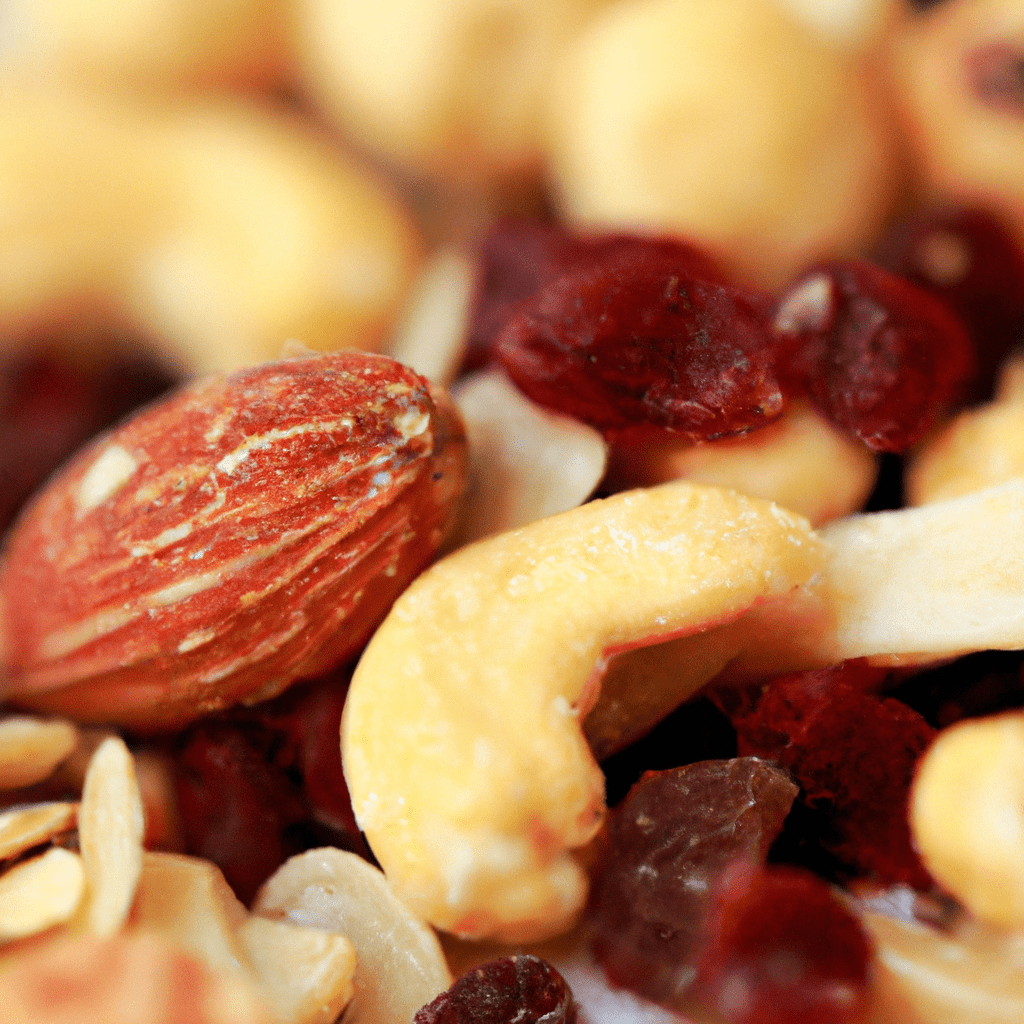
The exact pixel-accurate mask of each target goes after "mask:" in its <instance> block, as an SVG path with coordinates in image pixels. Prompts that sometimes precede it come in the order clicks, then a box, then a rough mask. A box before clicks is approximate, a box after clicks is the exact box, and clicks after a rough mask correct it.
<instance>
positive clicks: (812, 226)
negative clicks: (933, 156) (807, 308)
mask: <svg viewBox="0 0 1024 1024" xmlns="http://www.w3.org/2000/svg"><path fill="white" fill-rule="evenodd" d="M878 90H879V85H878V80H877V75H876V74H875V73H874V67H873V64H872V61H871V59H870V58H869V57H868V56H867V55H866V54H865V53H864V52H863V51H862V48H861V47H859V46H853V47H845V46H838V45H836V43H835V42H834V41H833V40H829V39H826V38H824V37H823V36H822V35H820V34H819V33H818V32H817V31H814V30H812V29H811V28H809V27H808V26H807V25H806V24H801V23H800V22H799V21H797V20H796V19H795V18H794V17H793V16H792V15H791V14H790V13H788V12H786V11H784V10H783V9H782V7H781V5H779V4H777V3H774V2H773V0H688V2H686V3H680V2H679V0H638V2H634V3H624V4H614V5H612V6H611V7H610V8H609V9H608V10H607V11H604V12H602V13H601V14H600V15H598V16H597V17H596V18H594V19H593V20H592V21H591V23H590V24H589V25H588V26H587V27H586V28H585V29H584V30H583V32H582V33H581V34H580V36H579V37H578V38H577V39H576V40H575V41H574V43H573V44H572V45H571V46H570V47H569V49H568V51H567V53H566V56H565V60H564V61H563V63H562V65H561V66H560V68H559V72H558V75H557V76H556V78H555V80H554V82H553V86H552V94H551V100H550V111H549V113H550V117H549V121H550V125H549V131H548V132H547V139H548V144H547V152H548V156H549V159H550V162H551V165H552V171H553V178H554V183H555V187H556V192H557V196H558V200H559V203H560V205H561V207H562V210H563V213H564V214H565V216H567V217H568V218H569V219H570V220H571V221H573V222H575V223H578V224H583V225H586V226H592V227H593V226H597V227H609V226H615V227H629V228H636V227H641V228H644V229H648V230H653V231H662V232H671V233H676V234H682V235H686V236H689V237H692V238H695V239H697V240H699V241H701V242H702V243H704V244H705V245H706V246H708V247H709V248H710V249H711V250H712V251H713V252H714V253H715V254H716V255H717V256H718V257H719V258H720V259H721V260H722V262H723V263H724V265H726V266H727V267H728V268H729V269H730V270H731V271H732V272H733V273H735V274H737V275H739V276H740V277H742V278H744V279H746V280H748V281H751V282H754V283H757V284H760V285H762V286H765V287H770V288H772V287H776V286H779V285H781V284H783V283H785V282H786V281H788V280H790V279H791V278H792V277H793V276H794V275H795V274H796V273H797V272H798V271H799V270H800V269H801V268H802V267H804V266H806V265H807V263H808V262H811V261H812V260H814V259H816V258H821V257H823V256H826V255H829V254H835V253H838V252H845V251H850V250H851V249H855V248H856V247H857V246H858V245H861V244H863V243H864V242H866V241H868V240H869V239H871V238H872V237H873V236H874V234H875V233H877V231H878V229H879V228H880V226H881V224H882V223H883V221H884V219H885V217H886V216H887V215H888V214H889V213H890V212H891V210H892V206H893V202H894V200H895V198H896V188H895V185H896V181H897V178H898V176H899V168H898V166H897V158H896V147H895V144H894V139H893V133H892V130H891V128H890V127H889V126H888V124H887V112H886V110H885V103H884V101H883V100H881V99H880V98H879V95H878Z"/></svg>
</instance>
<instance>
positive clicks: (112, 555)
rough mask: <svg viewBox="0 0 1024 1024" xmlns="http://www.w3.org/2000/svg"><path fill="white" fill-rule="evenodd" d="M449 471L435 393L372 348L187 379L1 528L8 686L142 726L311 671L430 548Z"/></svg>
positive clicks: (451, 487)
mask: <svg viewBox="0 0 1024 1024" xmlns="http://www.w3.org/2000/svg"><path fill="white" fill-rule="evenodd" d="M464 476H465V438H464V433H463V429H462V425H461V421H460V420H459V417H458V413H457V412H456V411H455V410H454V406H453V405H452V404H451V402H450V400H449V399H448V398H447V396H445V395H444V394H443V393H442V392H440V391H439V390H432V389H431V387H430V385H428V383H427V382H426V381H425V380H424V379H423V378H422V377H419V376H417V375H416V374H415V373H413V371H411V370H409V369H408V368H406V367H404V366H403V365H401V364H400V363H397V362H395V361H394V360H392V359H388V358H386V357H383V356H376V355H370V354H366V353H354V352H344V353H337V354H333V355H326V356H315V357H311V358H308V359H294V360H283V361H280V362H276V363H266V364H263V365H260V366H256V367H252V368H249V369H245V370H241V371H238V372H236V373H233V374H230V375H227V376H218V377H213V378H210V379H208V380H205V381H201V382H199V383H197V384H194V385H192V386H190V387H187V388H184V389H182V390H180V391H178V392H176V393H175V394H174V395H172V396H170V397H169V398H168V399H166V400H164V401H162V402H160V403H158V404H156V405H153V406H150V407H149V408H148V409H146V410H143V411H142V412H141V413H140V414H138V415H137V416H135V417H134V418H133V419H131V420H129V421H127V422H126V423H125V424H123V425H122V426H120V427H119V428H117V429H115V430H114V431H112V432H110V433H108V434H106V435H104V436H103V437H102V438H100V439H99V440H98V441H97V442H95V443H94V444H92V445H91V446H90V447H89V448H87V449H85V450H84V451H83V452H81V453H80V454H79V455H78V456H77V457H76V458H75V459H74V460H72V462H70V463H69V464H68V465H67V467H65V469H64V470H63V471H62V472H60V473H59V474H58V475H57V476H56V477H55V478H54V479H53V480H52V481H51V483H50V485H49V486H48V487H47V488H46V489H45V490H44V491H43V492H41V494H40V495H39V496H38V497H37V499H36V500H35V501H34V502H33V504H32V505H31V506H30V507H29V508H28V509H27V510H26V512H25V514H24V515H23V516H22V519H21V520H20V522H19V523H18V524H17V525H16V527H15V528H14V530H13V531H12V533H11V535H10V536H9V538H8V542H7V548H6V552H5V558H4V563H3V566H2V568H0V607H2V608H3V613H4V621H3V634H2V636H0V649H2V650H3V651H4V653H5V656H6V660H7V664H6V676H7V678H6V685H7V687H8V690H9V693H10V696H11V698H12V699H13V700H14V701H16V702H17V703H19V704H22V705H25V706H30V707H35V708H39V709H46V710H50V711H59V712H61V713H64V714H67V715H69V716H70V717H73V718H77V719H79V720H84V721H105V722H114V723H119V724H123V725H128V726H132V727H134V728H142V729H147V728H156V727H167V726H174V725H178V724H181V723H184V722H186V721H189V720H191V719H193V718H196V717H198V716H199V715H201V714H205V713H208V712H210V711H213V710H216V709H218V708H222V707H225V706H228V705H230V704H233V703H236V702H238V701H240V700H245V701H247V702H254V701H256V700H261V699H264V698H267V697H270V696H272V695H274V694H276V693H277V692H279V691H280V690H282V689H283V688H284V687H286V686H287V685H288V684H289V683H290V682H292V681H294V680H295V679H297V678H299V677H302V676H310V675H314V674H316V673H318V672H321V671H324V670H325V669H327V668H329V667H331V666H332V665H334V664H337V663H339V662H341V661H344V660H345V659H347V658H349V657H351V656H352V655H354V654H355V653H356V652H357V651H358V650H359V649H360V648H361V647H362V646H363V644H364V643H365V642H366V640H367V639H368V638H369V636H370V635H371V633H372V632H373V630H374V628H375V627H376V626H377V624H378V623H379V622H380V620H381V619H382V618H383V616H384V615H385V613H386V612H387V610H388V608H389V607H390V605H391V603H392V602H393V601H394V599H395V597H396V596H397V595H398V594H399V593H401V591H402V590H403V589H404V588H405V587H406V585H407V584H408V583H409V581H410V580H411V579H412V578H413V577H414V576H415V575H416V574H417V573H419V571H420V570H421V569H423V568H424V567H425V566H426V564H427V563H428V562H429V561H430V560H431V558H432V556H433V554H434V552H435V551H436V550H437V548H438V546H439V545H440V543H441V541H442V539H443V536H444V533H445V530H446V529H447V524H448V521H449V519H450V518H451V515H452V513H453V511H454V507H455V505H456V502H457V499H458V497H459V495H460V493H461V490H462V487H463V482H464Z"/></svg>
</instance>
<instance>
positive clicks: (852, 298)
mask: <svg viewBox="0 0 1024 1024" xmlns="http://www.w3.org/2000/svg"><path fill="white" fill-rule="evenodd" d="M774 325H775V330H776V332H777V334H778V335H779V337H780V339H782V340H783V341H784V348H785V354H784V356H783V357H782V358H783V360H784V364H785V371H786V374H787V376H788V378H789V380H790V385H791V386H792V387H794V388H796V389H799V390H804V391H806V393H807V394H808V395H809V396H810V398H811V400H812V401H813V402H814V404H815V405H816V406H817V407H818V408H819V409H820V410H821V411H822V413H823V414H824V415H825V416H827V417H828V418H829V419H830V420H832V422H834V423H835V424H836V425H837V426H839V427H840V428H842V429H843V430H846V431H848V432H850V433H852V434H854V435H855V436H856V437H859V438H860V439H861V440H862V441H863V442H864V443H865V444H866V445H867V446H868V447H869V448H871V449H872V450H874V451H888V452H902V451H906V450H907V449H908V448H909V447H910V446H911V445H913V444H914V443H915V442H917V441H919V440H920V439H921V438H922V437H924V435H925V434H927V433H928V431H929V430H931V428H932V427H933V426H934V425H935V424H936V422H937V420H938V418H939V416H940V414H941V413H942V412H943V411H944V410H946V409H948V408H950V407H951V406H953V405H954V404H955V403H956V402H957V401H958V400H960V399H961V397H962V396H963V395H964V393H965V391H966V387H967V382H968V380H969V379H970V377H971V375H972V373H973V370H974V356H973V349H972V345H971V342H970V339H969V338H968V336H967V331H966V329H965V328H964V326H963V323H962V322H961V321H960V319H959V318H958V317H957V316H956V314H954V313H953V312H952V310H951V309H950V308H949V307H948V306H947V305H946V304H945V303H944V302H942V301H941V300H940V299H938V298H936V297H935V296H934V295H932V294H930V293H929V292H927V291H925V290H924V289H923V288H918V287H917V286H915V285H913V284H911V283H910V282H909V281H906V280H904V279H903V278H900V277H897V276H896V275H894V274H890V273H888V272H887V271H885V270H882V269H881V268H879V267H876V266H873V265H872V264H870V263H867V262H866V261H859V260H836V261H834V262H831V263H826V264H823V265H821V266H819V267H816V268H814V269H812V270H809V271H808V272H807V273H806V274H804V275H803V276H802V277H800V278H799V279H798V280H797V281H796V282H795V283H794V284H793V285H792V286H791V287H790V288H789V289H788V290H787V291H786V293H785V294H784V295H783V296H782V298H781V300H780V302H779V305H778V308H777V311H776V315H775V320H774Z"/></svg>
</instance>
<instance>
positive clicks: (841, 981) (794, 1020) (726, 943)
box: [694, 861, 871, 1024]
mask: <svg viewBox="0 0 1024 1024" xmlns="http://www.w3.org/2000/svg"><path fill="white" fill-rule="evenodd" d="M706 927H707V934H708V939H707V942H706V945H705V946H704V949H703V951H702V953H701V955H700V958H699V960H698V962H697V979H696V982H695V984H694V992H695V994H696V995H697V996H698V997H699V998H700V999H701V1000H702V1001H703V1002H704V1003H705V1004H706V1005H707V1006H709V1007H712V1008H714V1010H716V1011H717V1012H718V1013H719V1014H720V1015H721V1016H722V1017H723V1018H724V1019H725V1020H726V1021H728V1022H729V1024H846V1022H848V1021H852V1020H854V1019H856V1018H857V1017H858V1014H859V1013H860V1010H861V1008H862V1006H863V1002H864V997H865V994H866V990H867V978H868V961H869V957H870V954H871V947H870V943H869V941H868V938H867V936H866V934H865V933H864V930H863V928H862V927H861V925H860V922H859V921H858V920H857V918H856V917H855V916H854V915H853V914H852V913H851V912H850V910H849V909H847V907H846V906H844V905H843V903H841V902H840V900H839V898H838V897H837V896H836V895H835V894H834V893H833V891H832V890H831V888H830V887H829V886H828V884H827V883H825V882H824V881H822V880H821V879H820V878H817V877H816V876H814V875H812V874H811V873H810V872H807V871H803V870H801V869H799V868H792V867H775V866H771V867H763V866H760V865H757V864H752V863H749V862H747V861H735V862H733V864H732V865H731V866H730V867H729V868H728V870H727V871H726V872H725V873H724V875H723V877H722V879H721V881H720V883H719V886H718V888H717V891H716V894H715V896H714V899H713V901H712V905H711V912H710V913H709V915H708V919H707V925H706Z"/></svg>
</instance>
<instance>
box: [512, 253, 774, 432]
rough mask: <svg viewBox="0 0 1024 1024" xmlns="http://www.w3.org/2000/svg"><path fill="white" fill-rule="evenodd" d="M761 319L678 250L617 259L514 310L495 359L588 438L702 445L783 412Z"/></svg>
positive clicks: (758, 298)
mask: <svg viewBox="0 0 1024 1024" xmlns="http://www.w3.org/2000/svg"><path fill="white" fill-rule="evenodd" d="M767 307H768V300H767V298H766V297H765V296H763V295H761V294H759V293H756V292H751V291H745V290H743V289H740V288H737V287H734V286H731V285H729V284H727V283H726V282H725V281H724V279H722V278H721V277H719V275H718V274H717V273H715V272H714V271H711V270H709V268H708V267H707V264H706V260H705V258H704V257H703V256H702V255H700V254H699V253H698V254H697V255H696V257H695V256H694V255H693V253H692V250H690V249H689V248H688V247H687V248H684V249H683V250H682V251H681V252H674V253H673V252H670V251H666V250H665V249H662V248H659V247H657V246H649V247H647V248H646V249H641V251H640V252H637V251H630V250H629V249H628V248H624V250H623V251H620V252H615V253H613V254H612V255H609V256H605V257H603V258H602V259H600V260H599V261H593V262H591V263H590V264H589V265H584V266H581V267H579V268H576V269H571V270H569V271H568V272H566V273H563V274H562V275H561V276H559V277H557V278H555V279H554V280H551V281H550V282H549V283H547V284H546V285H545V286H544V287H543V288H541V289H540V290H539V291H538V292H536V293H535V294H534V295H533V296H532V297H531V298H530V299H528V300H526V301H525V302H523V303H521V304H520V305H519V306H518V309H517V312H516V315H515V316H514V317H513V318H512V319H511V320H510V321H509V323H508V324H507V325H506V326H505V327H504V329H503V330H502V331H501V333H500V334H499V335H498V337H497V339H496V340H495V354H496V356H497V358H498V359H499V361H500V362H501V363H502V365H503V366H504V367H505V369H506V370H507V371H508V373H509V375H510V376H511V377H512V379H513V380H514V381H515V382H516V384H517V385H518V386H519V387H520V389H521V390H522V391H523V392H525V393H526V394H527V395H528V396H529V397H530V398H532V399H533V400H534V401H535V402H537V403H539V404H540V405H543V406H546V407H548V408H551V409H555V410H556V411H558V412H563V413H567V414H569V415H573V416H576V417H577V418H579V419H581V420H583V421H584V422H586V423H589V424H591V425H592V426H595V427H597V428H598V429H601V430H604V431H606V432H615V431H628V430H631V429H637V428H643V429H647V430H650V429H651V428H654V429H656V430H658V431H661V432H663V431H666V430H667V431H674V432H677V433H680V434H683V435H685V436H687V437H689V438H691V439H692V440H695V441H702V440H709V439H711V438H715V437H725V436H729V435H733V434H742V433H745V432H747V431H749V430H753V429H755V428H757V427H759V426H762V425H764V424H766V423H768V422H770V421H771V420H773V419H774V418H775V417H777V416H778V415H779V414H780V413H781V412H782V409H783V405H784V395H783V392H782V388H781V385H780V383H779V381H778V380H777V378H776V374H775V342H774V340H773V339H772V337H771V334H770V331H769V329H768V324H767V320H766V318H765V313H766V311H767Z"/></svg>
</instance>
